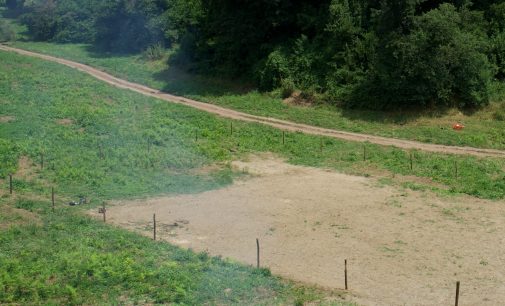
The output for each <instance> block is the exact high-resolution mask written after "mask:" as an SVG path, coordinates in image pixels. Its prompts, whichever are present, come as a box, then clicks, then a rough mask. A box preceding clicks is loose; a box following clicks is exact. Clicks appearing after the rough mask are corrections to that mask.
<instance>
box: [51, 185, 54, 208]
mask: <svg viewBox="0 0 505 306" xmlns="http://www.w3.org/2000/svg"><path fill="white" fill-rule="evenodd" d="M51 202H52V204H53V205H52V210H53V213H54V187H51Z"/></svg>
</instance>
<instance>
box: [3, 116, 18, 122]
mask: <svg viewBox="0 0 505 306" xmlns="http://www.w3.org/2000/svg"><path fill="white" fill-rule="evenodd" d="M14 120H16V118H15V117H14V116H0V123H9V122H12V121H14Z"/></svg>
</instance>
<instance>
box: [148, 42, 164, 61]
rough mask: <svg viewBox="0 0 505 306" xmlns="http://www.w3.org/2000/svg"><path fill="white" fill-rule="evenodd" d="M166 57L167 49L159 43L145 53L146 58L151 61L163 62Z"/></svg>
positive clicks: (151, 46)
mask: <svg viewBox="0 0 505 306" xmlns="http://www.w3.org/2000/svg"><path fill="white" fill-rule="evenodd" d="M164 55H165V48H164V47H163V45H162V44H161V43H159V42H158V43H156V44H154V45H150V46H149V47H147V49H146V50H145V51H144V57H145V58H146V59H148V60H150V61H157V60H161V59H162V58H163V56H164Z"/></svg>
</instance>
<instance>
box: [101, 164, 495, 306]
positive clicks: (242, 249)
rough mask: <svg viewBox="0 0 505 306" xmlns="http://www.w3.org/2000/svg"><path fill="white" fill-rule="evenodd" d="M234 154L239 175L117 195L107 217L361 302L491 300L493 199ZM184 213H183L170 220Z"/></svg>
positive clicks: (465, 302) (478, 302) (489, 302)
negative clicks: (348, 293)
mask: <svg viewBox="0 0 505 306" xmlns="http://www.w3.org/2000/svg"><path fill="white" fill-rule="evenodd" d="M265 158H266V157H265V156H263V157H262V158H252V159H251V160H249V161H242V162H235V163H233V166H234V167H236V169H238V170H242V171H244V172H249V173H250V174H251V177H250V178H249V179H246V180H242V181H238V182H237V183H236V184H234V185H233V186H230V187H227V188H223V189H220V190H215V191H209V192H204V193H201V194H197V195H184V196H176V197H163V198H155V199H147V200H138V201H118V202H115V203H114V204H113V206H112V207H110V208H109V211H108V220H110V221H111V222H112V223H114V224H117V225H121V226H124V227H126V228H129V229H134V230H137V231H139V232H141V233H144V234H146V235H151V230H152V223H151V222H152V221H151V220H152V214H153V213H156V216H157V219H158V222H159V224H158V229H159V231H158V237H160V238H161V239H162V240H166V241H169V242H171V243H174V244H177V245H179V246H182V247H186V248H192V249H195V250H198V251H208V252H210V253H211V254H213V255H222V256H224V257H229V258H232V259H234V260H238V261H240V262H243V263H247V264H255V263H256V242H255V239H256V238H259V239H260V243H261V249H262V258H261V262H262V265H264V266H266V267H269V268H271V270H272V271H273V272H274V273H276V274H279V275H282V276H285V277H288V278H291V279H294V280H297V281H302V282H306V283H313V284H317V285H320V286H324V287H329V288H342V287H343V285H344V284H343V262H344V259H348V261H349V284H350V288H351V289H352V292H353V294H354V296H355V298H354V300H355V301H357V302H360V303H363V304H365V305H449V304H451V303H452V302H453V299H454V286H455V282H456V281H458V280H460V281H461V282H462V295H461V301H462V305H498V304H500V303H501V301H502V299H503V296H505V286H504V285H503V284H504V283H505V266H503V264H502V263H503V261H504V260H505V255H503V254H505V244H504V243H503V242H504V238H503V237H505V218H504V217H505V208H504V206H503V204H504V203H503V202H491V201H483V200H477V199H473V198H455V197H454V198H453V197H450V198H440V197H437V196H434V195H433V194H431V193H420V192H413V191H405V190H397V189H395V188H393V187H389V186H386V187H378V186H379V185H380V184H378V183H377V181H375V180H374V179H370V178H363V177H356V176H348V175H343V174H339V173H335V172H333V171H325V170H321V169H314V168H307V167H298V166H292V165H288V164H286V163H284V162H282V161H280V160H277V159H275V158H273V157H267V158H266V159H265ZM181 220H185V222H180V221H181Z"/></svg>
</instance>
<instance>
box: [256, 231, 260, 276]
mask: <svg viewBox="0 0 505 306" xmlns="http://www.w3.org/2000/svg"><path fill="white" fill-rule="evenodd" d="M256 267H257V268H258V269H259V268H260V241H259V239H258V238H256Z"/></svg>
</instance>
